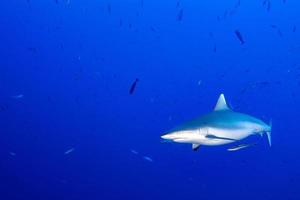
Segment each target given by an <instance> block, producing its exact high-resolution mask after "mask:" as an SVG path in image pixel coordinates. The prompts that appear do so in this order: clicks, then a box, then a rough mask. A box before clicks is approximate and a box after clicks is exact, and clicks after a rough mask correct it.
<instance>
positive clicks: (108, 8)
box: [106, 3, 111, 14]
mask: <svg viewBox="0 0 300 200" xmlns="http://www.w3.org/2000/svg"><path fill="white" fill-rule="evenodd" d="M106 9H107V12H108V14H111V4H110V3H109V4H107V8H106Z"/></svg>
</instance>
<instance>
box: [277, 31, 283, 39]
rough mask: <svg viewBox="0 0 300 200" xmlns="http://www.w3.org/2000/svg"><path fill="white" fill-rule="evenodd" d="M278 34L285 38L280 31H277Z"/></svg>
mask: <svg viewBox="0 0 300 200" xmlns="http://www.w3.org/2000/svg"><path fill="white" fill-rule="evenodd" d="M277 33H278V35H279V36H280V37H283V34H282V32H281V30H280V29H277Z"/></svg>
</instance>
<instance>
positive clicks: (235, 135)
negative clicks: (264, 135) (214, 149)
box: [200, 127, 253, 146]
mask: <svg viewBox="0 0 300 200" xmlns="http://www.w3.org/2000/svg"><path fill="white" fill-rule="evenodd" d="M206 134H208V135H213V136H215V137H217V138H209V137H204V139H203V140H202V141H201V143H200V144H203V145H210V146H215V145H223V144H229V143H232V142H236V141H238V140H242V139H244V138H246V137H248V136H249V135H251V134H253V132H252V130H250V129H248V128H243V129H220V128H211V127H209V128H207V130H206ZM218 138H222V139H218ZM226 138H228V139H226Z"/></svg>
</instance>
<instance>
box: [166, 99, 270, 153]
mask: <svg viewBox="0 0 300 200" xmlns="http://www.w3.org/2000/svg"><path fill="white" fill-rule="evenodd" d="M271 127H272V125H271V124H270V125H268V124H266V123H265V122H263V121H262V120H260V119H257V118H255V117H252V116H250V115H247V114H243V113H239V112H234V111H233V110H231V109H230V108H229V107H228V106H227V104H226V100H225V97H224V95H223V94H221V95H220V97H219V99H218V102H217V104H216V106H215V109H214V110H213V111H212V112H210V113H208V114H205V115H203V116H200V117H198V118H196V119H194V120H191V121H188V122H186V123H184V124H182V125H180V126H178V127H175V128H174V129H172V130H171V131H169V132H167V133H165V134H163V135H162V136H161V138H162V139H164V140H168V141H172V142H178V143H189V144H192V148H193V150H197V149H198V148H199V147H200V146H201V145H206V146H218V145H225V144H230V143H233V144H234V143H236V142H238V141H241V140H243V139H245V138H247V137H249V136H251V135H260V136H263V134H266V135H267V138H268V143H269V145H270V146H271ZM247 146H253V145H251V144H249V145H247V144H245V145H243V148H244V147H247ZM233 149H234V150H238V149H242V148H241V147H240V146H237V147H231V148H229V149H228V150H229V151H230V150H233Z"/></svg>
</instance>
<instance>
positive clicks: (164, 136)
mask: <svg viewBox="0 0 300 200" xmlns="http://www.w3.org/2000/svg"><path fill="white" fill-rule="evenodd" d="M160 137H161V138H162V139H165V140H174V139H175V138H176V137H175V135H174V134H172V133H167V134H164V135H162V136H160Z"/></svg>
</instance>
